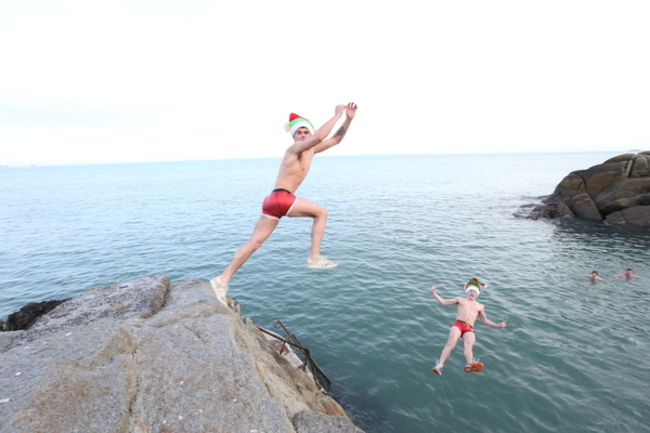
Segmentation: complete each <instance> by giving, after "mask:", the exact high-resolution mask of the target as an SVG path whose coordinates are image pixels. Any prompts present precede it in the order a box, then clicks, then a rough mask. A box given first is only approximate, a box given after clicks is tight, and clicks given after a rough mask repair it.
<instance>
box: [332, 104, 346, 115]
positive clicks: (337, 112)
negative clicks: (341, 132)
mask: <svg viewBox="0 0 650 433" xmlns="http://www.w3.org/2000/svg"><path fill="white" fill-rule="evenodd" d="M347 108H348V107H347V106H346V105H343V104H339V105H337V106H336V108H335V109H334V115H335V116H337V117H341V116H342V115H343V112H344V111H345V110H346V109H347Z"/></svg>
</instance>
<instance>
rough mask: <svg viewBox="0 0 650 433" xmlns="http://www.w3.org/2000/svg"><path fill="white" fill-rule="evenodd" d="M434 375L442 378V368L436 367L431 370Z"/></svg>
mask: <svg viewBox="0 0 650 433" xmlns="http://www.w3.org/2000/svg"><path fill="white" fill-rule="evenodd" d="M431 371H433V372H434V373H435V374H437V375H438V376H442V367H438V366H437V365H436V366H435V367H433V368H432V369H431Z"/></svg>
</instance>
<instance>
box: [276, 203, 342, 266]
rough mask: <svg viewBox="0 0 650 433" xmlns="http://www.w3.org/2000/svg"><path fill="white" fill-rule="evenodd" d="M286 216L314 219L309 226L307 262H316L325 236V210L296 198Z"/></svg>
mask: <svg viewBox="0 0 650 433" xmlns="http://www.w3.org/2000/svg"><path fill="white" fill-rule="evenodd" d="M287 216H289V217H311V218H313V219H314V222H313V223H312V226H311V249H310V251H309V261H314V260H317V259H318V258H319V257H320V246H321V242H322V241H323V236H325V226H326V225H327V209H325V208H324V207H322V206H321V205H319V204H316V203H314V202H313V201H311V200H307V199H306V198H302V197H298V198H296V202H295V203H294V205H293V207H292V208H291V210H290V211H289V213H288V214H287ZM332 263H333V262H332ZM334 266H336V264H334Z"/></svg>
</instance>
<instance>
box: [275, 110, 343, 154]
mask: <svg viewBox="0 0 650 433" xmlns="http://www.w3.org/2000/svg"><path fill="white" fill-rule="evenodd" d="M345 108H346V106H345V105H342V104H341V105H337V106H336V108H335V109H334V117H332V118H331V119H330V120H328V121H327V122H325V124H324V125H323V126H321V127H320V128H318V129H317V130H316V132H314V134H313V135H312V136H311V137H309V138H307V139H306V140H303V141H296V142H295V143H294V144H293V146H291V147H289V149H288V150H287V152H289V153H295V154H298V153H301V152H304V151H305V150H308V149H311V148H312V147H314V146H317V145H318V144H320V143H321V142H322V141H323V140H325V139H326V138H327V136H328V135H330V132H332V128H334V125H336V122H338V120H339V119H340V118H341V116H343V112H344V111H345Z"/></svg>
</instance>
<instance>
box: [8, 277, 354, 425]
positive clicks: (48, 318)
mask: <svg viewBox="0 0 650 433" xmlns="http://www.w3.org/2000/svg"><path fill="white" fill-rule="evenodd" d="M37 308H42V309H44V310H47V311H45V313H44V314H42V315H40V316H39V318H38V319H37V320H35V321H33V320H31V319H28V318H25V317H23V320H27V322H29V321H32V322H33V323H28V324H27V325H26V327H27V328H28V329H24V330H14V331H7V332H0V432H2V433H10V432H11V433H23V432H24V433H27V432H30V433H38V432H48V433H64V432H65V433H70V432H83V433H93V432H97V433H112V432H115V433H122V432H124V433H145V432H173V433H185V432H187V433H198V432H223V433H236V432H242V433H244V432H245V433H252V432H256V433H263V432H266V433H283V432H286V433H348V432H350V433H362V430H361V429H359V428H358V427H356V426H354V424H353V423H352V421H351V420H350V419H349V418H348V417H347V415H346V413H345V411H344V410H343V409H342V408H341V406H340V405H339V404H338V403H337V402H336V401H334V400H333V399H332V398H331V397H330V396H329V395H327V393H325V392H323V390H322V389H321V388H320V387H319V386H317V384H316V383H315V382H314V381H313V380H312V379H311V378H310V376H309V375H308V374H307V373H305V372H304V371H303V370H302V369H300V368H296V367H295V366H292V365H291V363H290V362H289V361H288V360H287V359H286V357H285V356H283V355H281V354H280V353H278V351H277V350H275V349H274V348H273V346H272V345H271V344H269V342H268V341H267V338H265V334H263V333H262V332H261V331H260V330H259V329H258V327H257V326H256V325H255V324H253V323H252V322H251V320H250V319H248V318H246V317H242V316H241V315H240V314H239V305H238V304H237V302H236V301H235V300H233V299H229V306H225V305H223V304H221V303H220V302H219V301H217V300H216V298H215V297H214V295H213V294H212V291H211V289H210V287H209V285H208V284H207V283H205V282H203V281H201V280H189V281H185V282H179V283H174V284H170V282H169V279H168V278H167V277H165V276H156V277H146V278H140V279H137V280H133V281H129V282H125V283H119V284H113V285H110V286H107V287H103V288H96V289H90V290H89V291H87V292H86V293H84V294H82V295H80V296H77V297H74V298H72V299H69V300H65V301H59V302H58V305H49V306H45V305H41V306H39V307H37ZM9 322H11V321H10V320H8V324H9ZM24 325H25V324H24V323H23V325H21V326H24ZM12 326H16V325H12ZM8 328H9V326H8ZM13 329H15V328H13Z"/></svg>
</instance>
